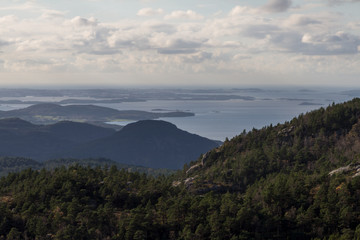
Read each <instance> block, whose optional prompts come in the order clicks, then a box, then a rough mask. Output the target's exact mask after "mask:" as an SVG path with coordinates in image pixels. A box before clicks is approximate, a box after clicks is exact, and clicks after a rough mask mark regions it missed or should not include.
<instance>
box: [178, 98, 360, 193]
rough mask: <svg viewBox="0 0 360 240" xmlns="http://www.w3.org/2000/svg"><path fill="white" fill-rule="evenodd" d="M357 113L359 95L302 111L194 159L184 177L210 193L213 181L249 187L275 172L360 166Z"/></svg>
mask: <svg viewBox="0 0 360 240" xmlns="http://www.w3.org/2000/svg"><path fill="white" fill-rule="evenodd" d="M359 117H360V99H353V100H352V101H349V102H346V103H343V104H333V105H331V106H329V107H327V108H326V109H325V108H320V109H319V110H315V111H312V112H309V113H307V114H301V115H300V116H298V117H295V118H293V119H292V120H291V121H289V122H286V123H284V124H278V125H276V126H272V125H270V126H267V127H264V128H262V129H259V130H258V129H253V130H252V131H250V132H248V133H246V132H245V131H244V132H243V133H242V134H240V135H239V136H237V137H235V138H233V139H232V140H231V141H225V143H224V144H223V145H222V146H221V147H219V148H216V149H214V150H212V151H210V152H208V153H207V154H206V155H204V156H203V158H202V159H199V160H198V161H197V162H195V163H192V165H190V167H187V168H186V169H185V170H184V175H183V177H184V178H188V184H192V183H196V185H197V187H196V188H197V190H199V189H201V188H205V189H203V190H205V191H206V188H207V187H208V186H209V184H210V186H212V187H215V188H219V187H220V189H223V190H224V189H226V188H227V189H229V190H231V189H232V190H235V191H245V189H246V188H247V186H249V185H251V184H253V183H254V182H255V181H257V180H259V179H261V178H265V177H266V176H268V175H269V174H272V173H279V172H289V171H308V172H318V173H327V172H329V171H331V170H332V169H335V168H337V167H341V166H345V165H348V164H351V163H354V164H356V163H359V164H360V159H359V157H360V122H359ZM185 172H187V173H186V174H185ZM190 177H191V179H192V180H191V179H190ZM201 185H203V186H201Z"/></svg>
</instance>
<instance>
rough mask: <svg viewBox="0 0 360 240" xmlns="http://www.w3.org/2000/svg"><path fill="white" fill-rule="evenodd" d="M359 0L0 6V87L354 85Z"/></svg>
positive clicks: (9, 0)
mask: <svg viewBox="0 0 360 240" xmlns="http://www.w3.org/2000/svg"><path fill="white" fill-rule="evenodd" d="M359 13H360V0H302V1H298V0H251V1H250V0H243V1H242V0H237V1H235V0H223V1H219V0H206V1H205V0H181V1H175V0H62V1H57V0H32V1H25V0H1V1H0V85H3V86H6V85H21V86H35V85H68V84H72V85H87V86H90V85H104V86H105V85H119V86H129V85H147V86H155V85H166V86H168V85H174V86H176V85H183V86H184V85H193V86H195V85H198V86H204V85H205V86H211V85H217V84H221V85H223V86H235V85H240V86H241V85H243V86H244V85H276V84H286V85H311V84H312V85H329V86H330V85H340V86H360V14H359Z"/></svg>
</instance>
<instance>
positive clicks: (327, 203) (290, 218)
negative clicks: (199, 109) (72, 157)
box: [0, 99, 360, 240]
mask: <svg viewBox="0 0 360 240" xmlns="http://www.w3.org/2000/svg"><path fill="white" fill-rule="evenodd" d="M359 117H360V99H354V100H352V101H349V102H346V103H344V104H337V105H335V104H334V105H332V106H329V107H328V108H326V109H319V110H316V111H312V112H310V113H307V114H304V115H300V116H299V117H297V118H294V119H292V120H291V121H289V122H286V123H284V124H278V125H276V126H268V127H264V128H263V129H260V130H256V129H254V130H252V131H250V132H248V133H245V132H244V133H242V134H240V135H239V136H237V137H235V138H234V139H232V140H230V141H227V142H225V143H224V145H223V146H221V147H218V148H216V149H214V150H212V151H210V152H208V153H207V154H205V155H204V156H203V157H202V158H199V160H198V161H195V162H193V163H192V164H190V165H189V166H187V167H185V168H184V169H183V170H182V171H179V172H178V173H176V174H175V175H173V176H170V177H158V178H154V177H149V176H146V175H142V174H139V173H128V172H126V171H124V170H117V169H116V168H115V167H111V168H110V169H101V168H95V169H92V168H84V167H81V166H73V167H70V168H68V169H66V168H59V169H55V170H53V171H46V170H42V171H32V170H25V171H23V172H21V173H13V174H10V175H8V176H7V177H6V178H2V179H1V180H0V209H1V211H0V219H2V221H1V222H0V236H1V235H2V236H3V237H8V238H16V237H18V238H25V237H28V238H35V237H38V238H49V239H105V238H112V239H232V240H235V239H359V238H360V224H359V222H360V221H359V220H360V176H359V175H360V174H359V171H358V170H359V169H360V160H359V156H360V155H359V152H360V148H359V147H358V146H359V143H360V127H359V124H360V122H359Z"/></svg>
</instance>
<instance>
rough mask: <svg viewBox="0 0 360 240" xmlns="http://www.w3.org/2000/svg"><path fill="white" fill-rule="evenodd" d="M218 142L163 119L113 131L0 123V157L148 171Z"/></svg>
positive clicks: (86, 126) (66, 123)
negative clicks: (91, 161) (105, 163)
mask: <svg viewBox="0 0 360 240" xmlns="http://www.w3.org/2000/svg"><path fill="white" fill-rule="evenodd" d="M217 146H218V143H217V142H215V141H212V140H209V139H206V138H203V137H200V136H198V135H195V134H190V133H188V132H185V131H182V130H180V129H178V128H177V127H176V126H175V125H173V124H170V123H168V122H165V121H155V120H145V121H139V122H136V123H133V124H129V125H128V126H126V127H124V128H123V129H122V130H120V131H118V132H116V131H114V130H113V129H110V128H103V127H99V126H94V125H91V124H87V123H77V122H70V121H63V122H59V123H56V124H51V125H35V124H31V123H29V122H27V121H24V120H21V119H19V118H10V119H0V156H15V157H26V158H32V159H35V160H38V161H46V160H49V159H56V158H67V157H76V158H101V157H104V158H109V159H112V160H114V161H116V162H119V163H125V164H132V165H141V166H145V167H152V168H170V169H178V168H181V167H182V166H183V165H184V164H185V163H189V162H190V161H192V160H196V159H197V158H198V157H199V156H200V154H202V153H205V152H207V151H209V150H210V149H212V148H214V147H217Z"/></svg>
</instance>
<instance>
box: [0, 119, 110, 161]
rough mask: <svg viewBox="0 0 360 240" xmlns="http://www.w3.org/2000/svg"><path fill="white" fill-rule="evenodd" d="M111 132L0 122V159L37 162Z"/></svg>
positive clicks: (68, 125)
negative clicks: (19, 157) (3, 157)
mask: <svg viewBox="0 0 360 240" xmlns="http://www.w3.org/2000/svg"><path fill="white" fill-rule="evenodd" d="M114 132H115V131H114V130H112V129H110V128H102V127H98V126H94V125H91V124H87V123H75V122H59V123H56V124H52V125H35V124H31V123H29V122H27V121H24V120H21V119H19V118H9V119H0V156H21V157H28V158H34V159H37V160H41V161H44V160H47V159H49V158H54V157H56V156H58V155H59V154H61V153H62V152H64V151H68V150H69V149H71V148H73V147H74V145H76V144H79V143H84V142H88V141H92V140H94V139H98V138H102V137H106V136H109V135H111V134H113V133H114Z"/></svg>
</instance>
